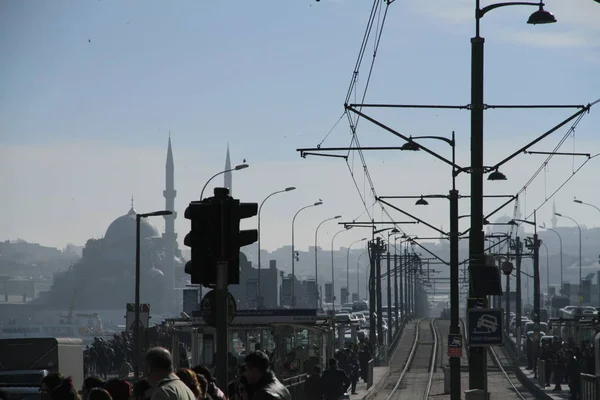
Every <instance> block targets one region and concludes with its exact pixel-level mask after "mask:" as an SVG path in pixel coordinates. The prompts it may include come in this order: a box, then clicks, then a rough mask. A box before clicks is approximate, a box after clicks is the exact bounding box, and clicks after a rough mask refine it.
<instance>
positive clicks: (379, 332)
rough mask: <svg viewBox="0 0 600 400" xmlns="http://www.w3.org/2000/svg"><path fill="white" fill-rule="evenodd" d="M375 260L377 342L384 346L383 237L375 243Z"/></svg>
mask: <svg viewBox="0 0 600 400" xmlns="http://www.w3.org/2000/svg"><path fill="white" fill-rule="evenodd" d="M375 247H376V249H375V260H376V265H375V268H376V273H377V277H376V284H377V293H376V296H377V343H378V344H379V346H383V343H384V342H383V313H382V310H383V304H382V293H381V250H382V243H381V238H379V237H377V242H376V244H375Z"/></svg>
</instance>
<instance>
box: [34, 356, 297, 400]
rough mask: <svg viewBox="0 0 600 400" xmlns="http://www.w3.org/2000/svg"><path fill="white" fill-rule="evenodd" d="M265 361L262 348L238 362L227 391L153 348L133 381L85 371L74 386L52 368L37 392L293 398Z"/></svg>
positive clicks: (63, 399) (104, 397)
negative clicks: (141, 372)
mask: <svg viewBox="0 0 600 400" xmlns="http://www.w3.org/2000/svg"><path fill="white" fill-rule="evenodd" d="M269 365H270V361H269V357H268V356H267V355H266V354H265V353H264V352H262V351H256V352H254V353H251V354H249V355H247V356H246V357H245V359H244V363H243V365H242V366H241V367H240V368H241V369H242V371H241V372H242V373H241V374H240V375H239V376H237V377H236V379H235V380H234V381H232V382H231V384H230V385H229V388H228V393H227V395H226V394H225V393H223V392H222V391H221V390H220V389H219V388H218V387H217V385H216V382H215V379H214V378H213V376H212V374H211V372H210V370H209V368H207V367H205V366H197V367H194V368H192V369H189V368H179V369H177V370H175V367H174V365H173V357H172V356H171V353H170V352H169V351H168V350H167V349H165V348H163V347H155V348H152V349H150V350H149V351H148V352H147V354H146V358H145V367H144V375H143V379H141V380H139V381H137V382H135V383H134V384H131V383H130V382H129V381H128V380H125V379H110V380H108V381H105V380H104V379H102V378H101V377H98V376H88V377H87V378H86V379H85V380H84V383H83V387H82V388H81V390H77V389H76V388H75V387H74V385H73V380H72V379H71V378H70V377H63V376H62V375H60V374H59V373H55V374H50V375H47V376H46V377H44V378H43V380H42V382H41V389H40V393H41V397H42V400H227V399H230V400H291V397H290V393H289V391H288V389H287V388H286V387H285V386H284V385H283V384H282V383H281V382H279V380H278V379H277V377H275V375H274V373H273V372H272V371H271V370H270V368H269Z"/></svg>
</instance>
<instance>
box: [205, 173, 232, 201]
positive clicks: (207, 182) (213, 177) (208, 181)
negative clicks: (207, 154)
mask: <svg viewBox="0 0 600 400" xmlns="http://www.w3.org/2000/svg"><path fill="white" fill-rule="evenodd" d="M231 171H235V168H231V169H226V170H225V171H221V172H217V173H216V174H214V175H213V176H211V177H210V179H209V180H207V181H206V183H205V184H204V187H203V188H202V191H201V192H200V200H202V198H203V197H204V190H205V189H206V187H207V186H208V184H209V183H210V181H212V180H213V179H215V178H216V177H217V176H219V175H222V174H226V173H228V172H231Z"/></svg>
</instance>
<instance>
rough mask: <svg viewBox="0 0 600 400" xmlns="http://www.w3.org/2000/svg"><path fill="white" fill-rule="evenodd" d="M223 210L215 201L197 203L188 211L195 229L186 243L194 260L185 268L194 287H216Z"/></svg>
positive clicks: (187, 217)
mask: <svg viewBox="0 0 600 400" xmlns="http://www.w3.org/2000/svg"><path fill="white" fill-rule="evenodd" d="M220 214H221V207H220V203H219V202H218V201H215V199H214V198H209V199H204V200H202V201H193V202H191V203H190V204H189V206H188V208H187V209H186V210H185V218H186V219H189V220H191V224H192V229H191V231H190V233H188V234H187V235H186V236H185V239H184V241H183V243H184V244H185V245H186V246H189V247H190V248H191V253H192V259H191V260H190V261H188V262H187V264H186V265H185V273H186V274H189V275H190V276H191V281H192V283H193V284H201V285H204V286H209V285H214V284H216V279H217V277H216V263H217V261H218V259H219V256H220V250H221V247H220V242H221V241H220V238H221V218H220Z"/></svg>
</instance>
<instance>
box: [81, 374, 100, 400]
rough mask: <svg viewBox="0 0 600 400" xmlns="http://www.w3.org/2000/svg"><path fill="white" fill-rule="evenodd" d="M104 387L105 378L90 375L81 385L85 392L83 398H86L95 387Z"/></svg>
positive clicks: (82, 391)
mask: <svg viewBox="0 0 600 400" xmlns="http://www.w3.org/2000/svg"><path fill="white" fill-rule="evenodd" d="M102 387H104V380H103V379H102V378H100V377H98V376H88V377H87V378H85V379H84V380H83V385H82V386H81V393H82V394H83V398H84V399H86V398H87V395H88V393H89V392H90V391H91V390H92V389H94V388H102Z"/></svg>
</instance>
